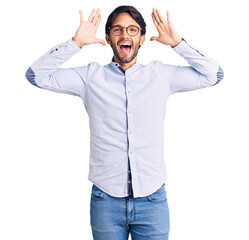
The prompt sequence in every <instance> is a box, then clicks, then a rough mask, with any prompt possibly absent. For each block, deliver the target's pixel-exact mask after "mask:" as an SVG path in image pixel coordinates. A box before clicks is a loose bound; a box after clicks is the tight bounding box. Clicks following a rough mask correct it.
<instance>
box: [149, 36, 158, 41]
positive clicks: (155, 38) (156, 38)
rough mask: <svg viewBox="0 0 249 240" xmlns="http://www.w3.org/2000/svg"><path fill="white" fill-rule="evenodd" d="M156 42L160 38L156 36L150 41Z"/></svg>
mask: <svg viewBox="0 0 249 240" xmlns="http://www.w3.org/2000/svg"><path fill="white" fill-rule="evenodd" d="M155 40H156V41H157V40H158V37H155V36H154V37H151V38H150V41H155Z"/></svg>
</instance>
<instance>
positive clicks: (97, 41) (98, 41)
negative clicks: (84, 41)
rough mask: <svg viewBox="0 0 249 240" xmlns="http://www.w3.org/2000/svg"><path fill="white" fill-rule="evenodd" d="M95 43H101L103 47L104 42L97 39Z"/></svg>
mask: <svg viewBox="0 0 249 240" xmlns="http://www.w3.org/2000/svg"><path fill="white" fill-rule="evenodd" d="M95 43H101V44H103V45H104V46H105V41H104V40H103V39H99V38H97V39H96V41H95Z"/></svg>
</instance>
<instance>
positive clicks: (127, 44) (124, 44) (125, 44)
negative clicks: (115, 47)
mask: <svg viewBox="0 0 249 240" xmlns="http://www.w3.org/2000/svg"><path fill="white" fill-rule="evenodd" d="M122 45H123V46H131V45H130V44H129V43H121V44H120V46H122Z"/></svg>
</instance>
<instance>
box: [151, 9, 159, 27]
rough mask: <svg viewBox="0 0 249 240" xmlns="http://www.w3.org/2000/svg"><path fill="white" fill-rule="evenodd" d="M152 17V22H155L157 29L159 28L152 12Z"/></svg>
mask: <svg viewBox="0 0 249 240" xmlns="http://www.w3.org/2000/svg"><path fill="white" fill-rule="evenodd" d="M151 16H152V20H153V22H154V24H155V25H156V27H158V22H157V21H156V18H155V16H154V13H153V12H152V14H151Z"/></svg>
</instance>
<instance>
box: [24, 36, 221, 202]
mask: <svg viewBox="0 0 249 240" xmlns="http://www.w3.org/2000/svg"><path fill="white" fill-rule="evenodd" d="M161 47H162V48H163V47H166V46H161ZM83 48H84V47H83ZM83 48H79V47H78V46H77V44H76V43H75V42H74V41H73V40H72V38H70V39H69V40H68V41H66V42H65V43H61V44H58V45H57V46H55V47H53V48H52V49H51V50H49V51H48V52H47V53H46V54H45V55H43V56H41V57H40V58H39V59H38V60H36V61H35V62H34V63H33V64H32V65H31V66H30V67H29V68H28V70H27V71H26V78H27V79H28V80H29V81H30V83H32V84H33V85H35V86H37V87H39V88H42V89H47V90H51V91H55V92H60V93H67V94H72V95H76V96H79V97H80V98H81V99H82V101H83V104H84V107H85V109H86V111H87V113H88V116H89V127H90V156H89V161H90V165H89V175H88V179H89V180H90V181H91V182H92V183H94V184H95V185H96V186H97V187H99V188H100V189H102V190H103V191H105V192H106V193H107V194H109V195H111V196H114V197H125V196H128V181H129V179H128V163H130V168H131V176H132V189H133V196H134V197H135V198H136V197H144V196H148V195H149V194H152V193H153V192H155V191H156V190H157V189H158V188H159V187H161V186H162V184H163V183H165V180H166V177H167V174H166V169H165V159H164V119H165V113H166V105H167V100H168V97H169V96H170V95H171V94H173V93H176V92H181V91H190V90H195V89H200V88H204V87H209V86H213V85H215V84H217V83H218V82H219V81H220V80H221V79H222V78H223V71H222V69H221V67H220V66H219V65H218V64H217V63H216V62H215V61H214V60H213V59H211V58H210V57H208V56H207V55H206V54H203V53H202V52H201V51H200V50H197V48H195V47H193V46H191V45H190V44H189V43H187V42H186V41H185V40H183V41H182V42H181V43H180V44H178V45H177V46H176V47H174V48H172V49H173V50H174V51H175V52H176V53H178V54H179V55H180V56H182V57H183V58H184V59H185V60H186V61H187V62H188V63H189V64H190V66H175V65H169V64H163V63H162V62H160V61H151V62H150V63H149V64H147V65H143V64H140V63H135V64H134V65H133V66H131V67H130V68H129V69H127V70H126V71H124V70H123V69H122V68H121V67H120V66H119V64H118V63H116V62H114V61H112V62H111V63H109V64H108V65H105V66H103V65H100V64H99V63H97V62H91V63H89V64H88V65H86V66H81V67H75V68H60V66H61V65H62V64H63V63H64V62H66V61H67V60H69V59H70V58H71V57H72V56H73V55H74V54H76V53H78V52H79V51H83V53H82V54H84V49H83ZM83 147H84V146H83Z"/></svg>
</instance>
